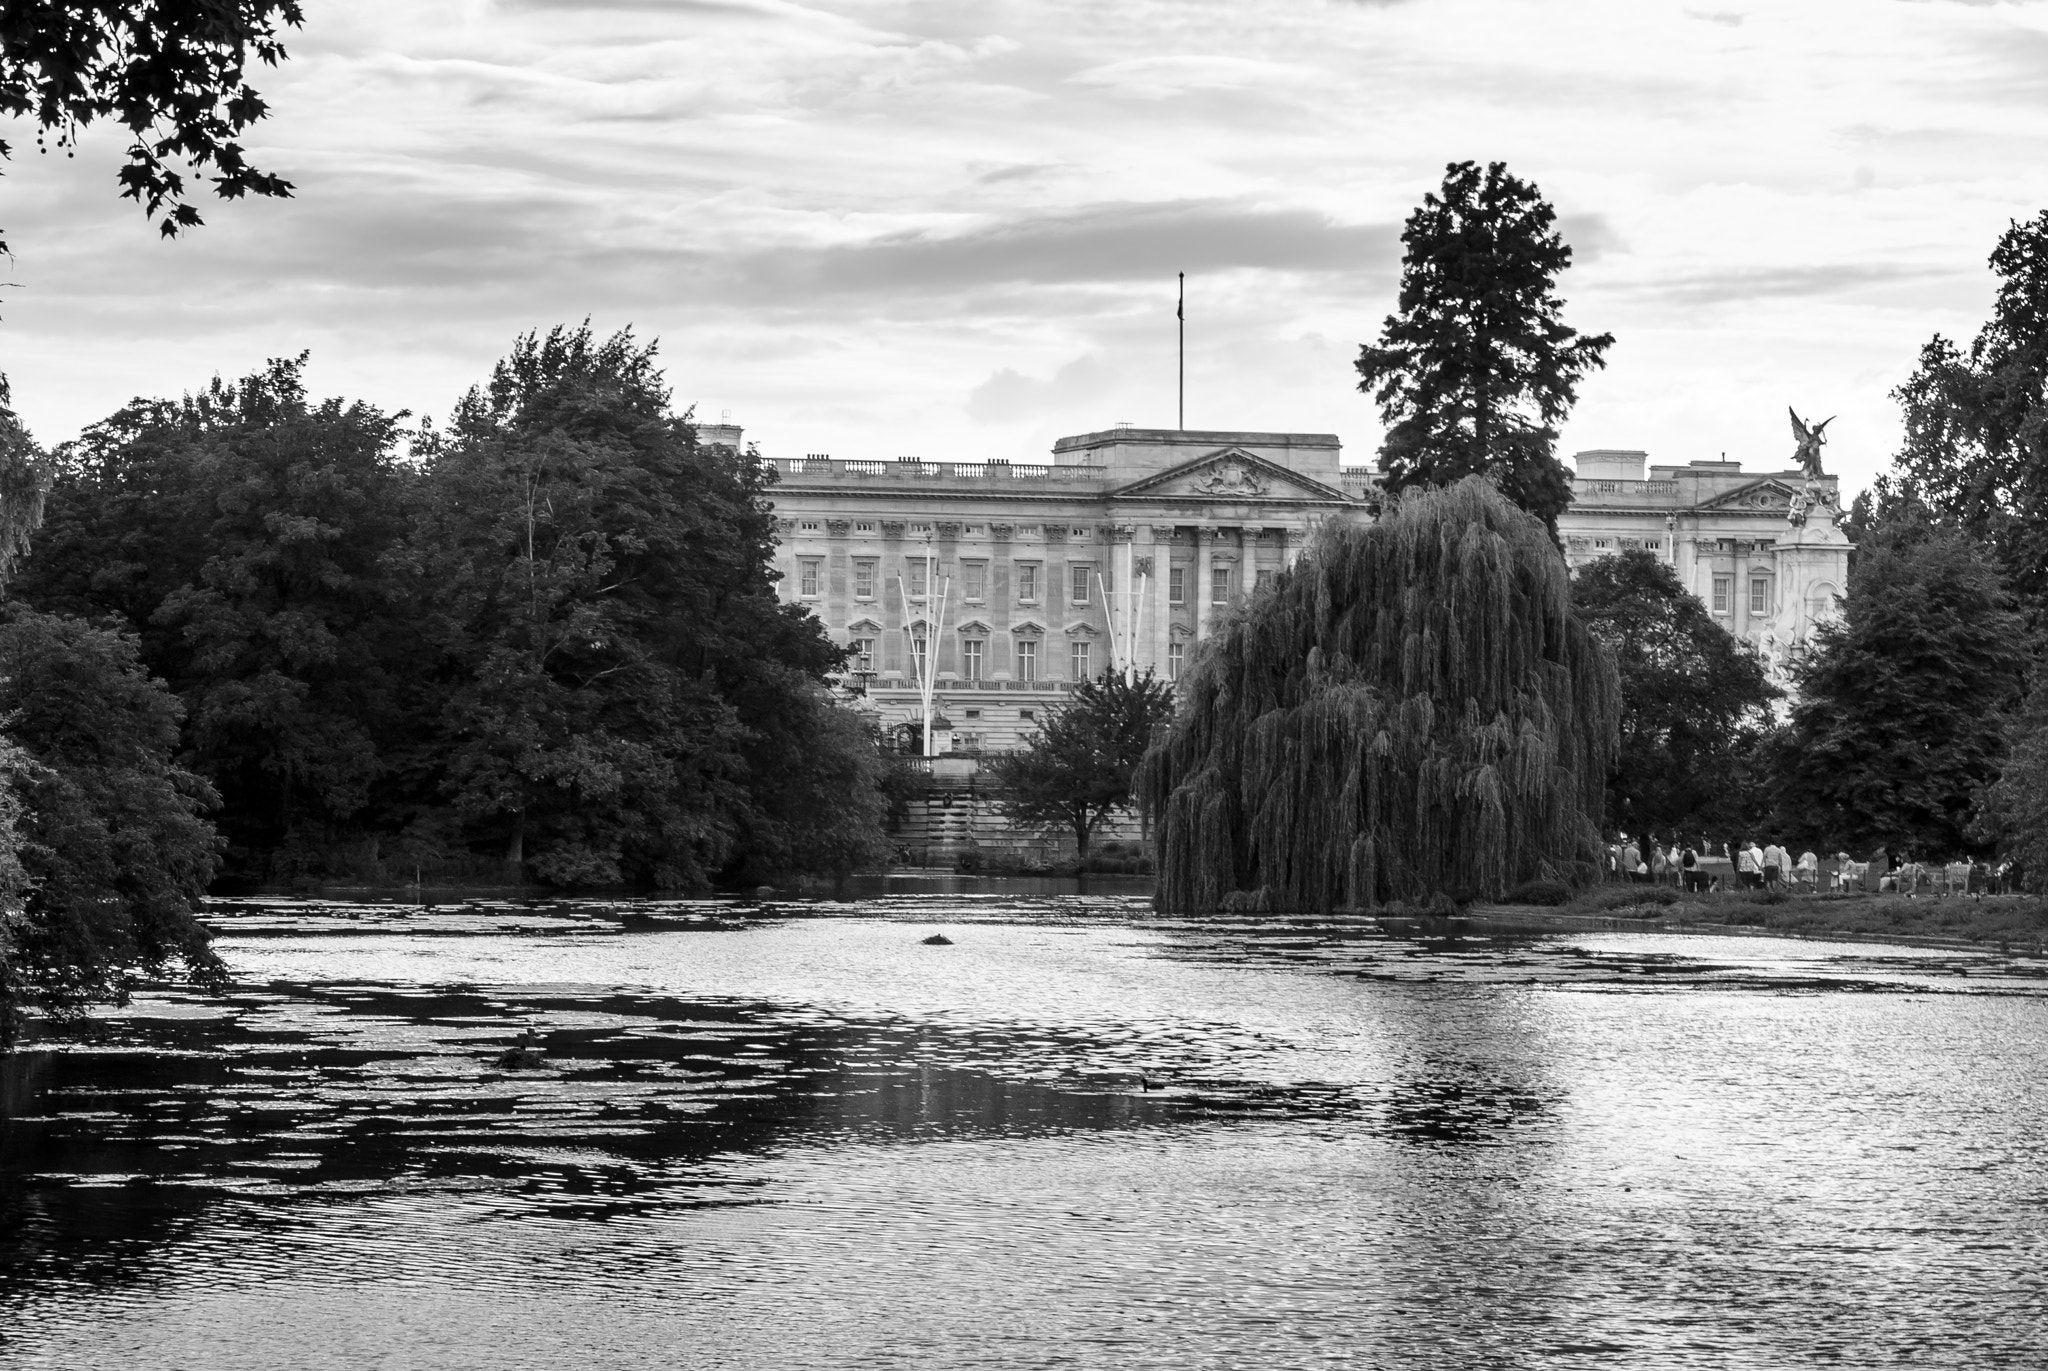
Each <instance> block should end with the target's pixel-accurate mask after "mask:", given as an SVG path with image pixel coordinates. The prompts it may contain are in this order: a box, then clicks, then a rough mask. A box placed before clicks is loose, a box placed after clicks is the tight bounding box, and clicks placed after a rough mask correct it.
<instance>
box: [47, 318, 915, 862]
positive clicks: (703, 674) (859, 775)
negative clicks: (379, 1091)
mask: <svg viewBox="0 0 2048 1371" xmlns="http://www.w3.org/2000/svg"><path fill="white" fill-rule="evenodd" d="M299 369H300V364H299V363H298V362H279V363H272V364H271V366H270V367H269V368H268V369H266V370H265V371H264V372H262V373H260V374H258V375H256V376H253V377H250V378H248V379H247V380H244V381H242V382H238V383H234V384H222V383H219V382H216V383H215V384H214V385H213V386H212V387H210V388H209V389H208V390H207V391H205V392H204V393H202V394H201V395H199V396H197V397H188V398H187V399H185V400H184V401H182V402H178V403H172V402H167V401H138V402H136V403H135V404H133V405H130V406H129V407H128V408H126V409H124V410H123V411H122V412H121V413H120V414H118V415H116V416H114V417H113V418H112V419H110V420H108V421H107V422H106V423H104V424H101V425H98V426H96V427H95V428H94V429H92V430H91V431H89V432H88V434H87V435H86V437H85V438H84V439H82V440H81V441H80V442H79V443H77V444H75V445H73V446H72V447H71V448H69V449H67V450H65V451H64V452H62V453H60V454H59V457H60V461H59V473H58V478H57V481H56V484H55V487H54V488H53V490H52V492H51V496H50V500H49V510H48V521H47V524H46V527H45V529H44V530H43V532H42V533H41V534H40V535H39V536H38V540H37V549H36V552H35V554H34V556H33V557H32V558H31V559H30V561H29V562H28V563H27V564H26V565H25V567H24V570H23V574H22V577H21V580H20V583H19V585H18V587H17V591H18V594H19V595H20V597H21V598H22V599H24V600H26V601H27V602H29V603H32V604H35V605H37V606H39V607H41V608H45V609H51V610H62V611H65V612H70V613H78V614H86V615H93V616H103V615H106V614H113V615H115V616H117V617H118V618H119V620H121V621H122V622H123V623H125V624H126V625H127V626H128V627H130V628H131V629H132V630H134V631H135V632H137V633H139V634H140V636H141V642H142V650H143V654H144V659H145V661H146V662H147V663H148V664H149V666H150V667H151V668H152V669H153V670H155V671H156V672H158V673H159V674H161V675H163V676H164V677H166V678H167V679H168V680H169V681H170V682H171V684H172V685H173V687H174V688H175V689H176V690H177V692H178V694H179V695H180V696H181V697H182V698H183V700H184V701H185V704H186V706H187V710H188V717H187V719H186V723H185V727H184V731H183V735H182V746H183V748H184V755H185V756H186V757H187V758H188V759H189V765H190V766H191V767H192V768H193V769H194V770H195V771H198V772H200V773H201V774H203V775H205V776H207V777H208V778H209V779H210V780H212V781H213V782H214V783H215V784H217V785H218V787H219V789H220V792H221V795H222V798H223V802H224V804H223V809H222V812H221V825H222V828H223V830H224V831H225V832H226V833H227V834H228V836H229V838H230V840H231V843H232V846H231V850H230V853H229V858H230V865H231V867H232V869H233V871H234V872H235V874H237V875H238V876H241V877H243V878H247V879H255V880H281V879H289V878H295V877H300V876H305V877H320V876H336V875H348V876H351V877H354V878H357V879H370V880H378V879H390V878H391V877H392V876H396V877H397V878H399V879H404V878H408V877H410V876H411V875H412V874H413V872H414V871H415V870H426V871H430V872H438V873H440V874H442V875H443V876H445V877H454V878H457V879H460V878H465V877H468V878H475V877H477V876H482V875H492V876H501V877H516V878H521V879H539V880H542V881H545V882H548V883H552V884H557V885H590V884H615V883H622V882H623V883H635V884H651V885H658V886H663V887H701V886H704V885H706V884H708V883H710V882H712V881H714V880H716V879H719V878H720V877H721V876H732V877H735V878H738V877H739V876H741V875H742V874H745V875H749V876H753V875H759V874H762V873H767V872H784V871H788V872H815V873H822V874H839V873H843V872H844V871H845V870H848V869H850V868H851V867H853V866H858V865H862V864H865V863H867V862H868V861H870V860H872V859H873V857H874V856H875V855H876V854H877V853H879V851H880V850H881V849H880V843H881V835H880V809H881V805H882V801H881V799H880V796H879V791H878V786H879V775H880V770H879V769H880V763H879V760H878V757H877V750H876V748H875V745H874V740H873V738H872V737H871V736H870V733H869V730H867V729H866V728H865V727H864V726H862V725H860V724H859V722H858V721H857V720H853V719H851V718H849V717H848V716H847V714H846V712H845V711H844V710H843V709H842V708H841V707H840V706H838V705H836V704H834V703H833V702H832V701H831V700H830V699H828V698H827V696H826V694H825V686H824V680H825V677H826V674H827V673H828V672H829V671H830V670H831V669H832V668H833V667H835V666H836V665H837V664H838V663H839V662H840V660H841V658H842V653H841V650H840V649H838V648H837V647H835V646H834V645H833V644H832V643H831V642H830V641H829V640H828V639H827V638H826V637H825V635H824V633H823V631H822V628H821V626H820V625H819V624H818V622H817V621H816V620H815V618H813V617H811V616H810V615H808V614H807V613H806V612H804V611H803V610H802V609H800V608H797V607H794V606H783V605H781V604H779V603H778V601H777V599H776V596H775V593H774V584H773V576H774V573H773V570H772V563H771V556H772V547H773V533H774V530H773V521H772V518H771V516H770V514H769V510H768V506H767V502H766V499H765V494H766V490H767V485H768V482H769V481H770V480H771V479H772V475H771V473H770V471H769V470H768V469H767V468H766V467H764V466H763V464H762V463H760V462H759V461H758V460H756V459H754V458H753V457H752V456H751V455H748V454H742V453H736V452H733V451H732V450H731V449H730V448H724V447H717V446H705V445H701V444H699V443H698V442H697V439H696V430H695V428H694V427H693V426H692V425H691V424H690V423H689V422H688V420H687V418H686V417H678V416H676V415H674V414H672V413H670V411H669V407H668V405H669V399H668V393H667V391H666V389H665V387H664V385H663V382H662V379H661V376H660V372H659V370H658V369H657V367H656V365H655V362H654V356H653V350H652V349H651V348H647V347H642V346H640V345H639V344H637V343H636V342H634V340H633V339H632V337H631V335H630V334H620V335H618V336H616V337H613V338H610V339H604V340H600V339H597V338H594V337H592V335H591V334H590V332H589V330H588V329H587V328H581V329H556V330H554V331H552V332H551V333H549V334H546V335H544V336H543V335H538V334H529V335H528V336H526V337H524V338H521V339H520V340H518V342H517V344H516V346H515V347H514V349H513V351H512V353H511V355H510V356H509V357H508V358H506V360H505V361H504V362H503V363H501V364H500V365H499V366H498V367H497V368H496V370H495V371H494V372H493V374H492V377H491V379H490V382H489V384H488V385H486V386H483V387H479V388H478V389H476V390H474V391H472V392H471V393H470V394H469V395H468V396H467V397H465V398H464V400H463V401H462V402H461V404H460V405H459V406H458V408H457V410H456V412H455V415H454V419H453V421H452V423H451V425H450V428H449V430H448V431H447V432H446V433H445V434H443V433H435V432H432V431H431V430H425V429H423V430H421V431H420V432H418V433H416V434H414V435H412V439H413V442H412V452H411V454H410V455H406V454H404V453H403V452H402V451H401V447H402V444H403V441H404V439H405V438H406V437H407V435H406V434H405V433H404V432H402V431H401V429H400V428H399V422H398V419H396V418H393V417H390V416H386V415H383V414H380V413H378V412H377V411H375V410H372V409H370V408H368V407H366V406H361V405H346V404H343V403H342V402H340V401H332V400H330V401H327V402H324V403H319V404H315V403H311V402H309V401H308V400H307V399H306V397H305V396H304V394H303V390H302V387H301V386H300V383H299V374H300V370H299ZM387 868H388V869H389V874H388V875H387V874H386V871H387Z"/></svg>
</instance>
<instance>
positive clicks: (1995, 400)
mask: <svg viewBox="0 0 2048 1371" xmlns="http://www.w3.org/2000/svg"><path fill="white" fill-rule="evenodd" d="M1991 269H1992V271H1993V272H1995V273H1996V274H1997V276H1998V278H1999V285H1998V296H1997V300H1996V302H1995V303H1994V304H1993V306H1992V312H1991V318H1990V319H1989V320H1988V321H1987V322H1986V323H1985V325H1984V327H1983V328H1982V329H1981V330H1979V331H1978V333H1977V336H1976V338H1975V339H1974V340H1972V342H1971V343H1970V346H1969V348H1968V350H1967V351H1966V350H1964V349H1963V348H1960V347H1958V346H1957V345H1956V344H1955V343H1953V342H1951V341H1950V340H1949V339H1947V338H1944V337H1942V336H1941V335H1939V334H1937V335H1935V336H1934V337H1933V338H1932V339H1930V340H1929V341H1928V343H1927V344H1926V346H1925V347H1923V348H1922V349H1921V350H1920V361H1919V365H1918V367H1917V368H1916V369H1915V370H1914V373H1913V375H1912V377H1911V378H1910V379H1909V380H1908V381H1907V382H1906V383H1905V384H1904V385H1903V386H1900V387H1899V388H1898V389H1897V390H1896V391H1894V392H1893V397H1894V398H1895V399H1897V400H1898V402H1899V404H1900V407H1901V408H1902V409H1903V410H1904V413H1905V430H1906V431H1905V441H1904V443H1903V445H1902V446H1901V448H1900V450H1899V454H1898V457H1897V460H1896V463H1895V470H1894V472H1893V473H1892V474H1891V475H1889V476H1885V477H1880V478H1879V480H1878V481H1877V483H1876V486H1875V487H1874V489H1873V492H1872V495H1873V498H1872V499H1871V500H1869V501H1868V502H1866V504H1865V508H1864V510H1863V511H1862V518H1863V521H1864V522H1865V524H1866V525H1867V524H1869V523H1871V522H1874V521H1878V520H1882V521H1886V522H1892V523H1900V522H1909V521H1914V520H1931V521H1934V522H1938V523H1941V524H1943V525H1945V526H1948V527H1953V528H1956V529H1959V530H1961V531H1962V532H1964V533H1967V534H1968V535H1970V536H1971V537H1973V538H1976V539H1978V540H1980V541H1983V542H1985V543H1987V544H1988V545H1990V546H1991V547H1992V548H1994V549H1995V550H1996V553H1997V556H1998V559H1999V561H2000V563H2001V565H2002V566H2003V568H2004V570H2005V573H2006V576H2007V579H2008V583H2009V584H2010V587H2011V589H2012V590H2013V592H2014V593H2015V594H2016V595H2017V596H2018V597H2019V598H2020V601H2021V604H2022V606H2023V608H2025V609H2026V610H2027V611H2028V612H2029V614H2030V615H2032V616H2033V617H2034V618H2035V620H2036V622H2037V623H2038V622H2040V621H2041V617H2042V616H2043V614H2044V613H2048V399H2044V396H2048V211H2043V212H2042V213H2041V214H2039V215H2037V216H2035V217H2034V218H2033V219H2031V220H2029V221H2028V222H2026V223H2023V224H2022V223H2014V224H2012V225H2011V227H2009V228H2008V229H2007V230H2006V232H2005V234H2004V235H2003V236H2002V237H2001V238H2000V239H1999V241H1998V246H1997V248H1996V250H1994V251H1993V252H1992V254H1991Z"/></svg>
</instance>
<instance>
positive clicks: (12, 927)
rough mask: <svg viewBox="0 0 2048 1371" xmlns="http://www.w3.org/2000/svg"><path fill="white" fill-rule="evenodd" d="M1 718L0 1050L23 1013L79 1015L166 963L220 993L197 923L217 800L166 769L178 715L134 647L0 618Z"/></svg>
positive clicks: (20, 612)
mask: <svg viewBox="0 0 2048 1371" xmlns="http://www.w3.org/2000/svg"><path fill="white" fill-rule="evenodd" d="M0 710H4V711H5V715H6V717H7V718H8V720H9V726H8V727H9V732H10V734H11V735H12V740H13V741H12V743H11V744H10V745H9V747H10V751H11V752H12V753H13V755H12V756H11V757H10V758H8V759H7V760H8V761H9V763H10V768H9V769H10V770H11V772H12V777H11V779H12V781H13V787H12V793H11V794H10V795H9V797H8V804H7V806H6V808H7V809H8V810H10V811H12V812H11V813H9V814H8V815H7V816H6V817H10V818H13V819H14V820H15V822H16V823H18V825H19V831H20V834H21V837H22V840H23V841H22V843H21V850H20V864H19V868H18V869H9V867H8V866H7V864H0V896H4V895H6V894H10V893H11V894H14V895H15V896H17V898H18V903H16V902H14V901H6V900H0V1043H4V1042H6V1041H10V1040H11V1039H12V1038H13V1036H14V1033H15V1031H16V1028H17V1026H18V1023H19V1017H20V1013H21V1010H22V1008H23V1007H24V1006H25V1005H27V1004H30V1003H33V1004H37V1005H39V1006H40V1007H42V1008H43V1009H44V1010H46V1011H50V1012H53V1013H56V1014H59V1015H68V1014H75V1013H77V1012H78V1011H79V1010H81V1009H83V1008H85V1007H86V1006H87V1005H89V1004H92V1003H94V1002H97V1001H103V1000H114V1001H120V1000H122V999H124V998H125V997H126V995H127V993H128V988H129V986H130V984H131V983H132V982H133V980H134V978H135V977H137V976H141V975H150V976H156V975H162V974H164V973H165V972H166V971H167V970H168V969H169V968H170V967H171V966H172V965H174V964H182V966H183V968H184V970H185V971H186V973H187V975H188V976H190V977H191V978H192V979H193V980H195V981H197V982H199V983H201V984H209V985H210V984H217V983H219V982H220V980H221V979H222V976H223V972H222V968H221V964H220V962H219V960H218V959H217V958H216V957H215V956H214V954H213V953H212V952H211V951H210V950H209V949H208V947H207V941H208V937H207V934H206V931H205V930H204V929H203V928H202V927H201V926H200V925H199V922H198V920H197V919H196V918H195V917H194V914H193V909H194V904H195V902H196V901H197V900H198V899H199V897H200V896H201V895H203V894H204V893H205V892H206V887H207V883H208V882H209V881H211V880H212V878H213V874H214V871H215V868H216V866H217V865H218V861H219V853H218V840H217V839H216V838H215V836H214V831H213V827H212V825H211V824H209V823H208V822H207V821H206V818H205V813H206V811H207V810H208V809H210V808H212V806H213V804H214V803H215V800H214V795H213V792H212V789H211V788H210V787H209V786H208V785H207V784H206V783H205V781H203V780H202V779H200V778H199V777H198V776H195V775H193V774H192V773H190V772H188V771H186V770H184V769H183V768H181V767H179V766H178V765H177V764H176V763H175V762H174V761H173V754H174V752H175V751H176V749H177V747H178V720H179V715H180V713H181V712H182V711H181V709H180V706H179V703H178V701H177V698H176V697H175V696H173V695H172V694H171V693H170V691H169V690H167V689H166V688H165V687H164V684H163V682H161V681H158V680H155V679H152V678H151V677H150V676H149V674H148V673H147V672H146V671H145V670H144V669H143V667H142V664H141V662H140V661H139V660H138V653H137V644H136V641H135V639H134V638H132V637H130V636H126V635H123V634H119V633H115V632H114V631H112V630H110V629H105V628H97V627H94V626H92V625H89V624H86V623H84V622H83V621H81V620H79V619H75V618H68V617H65V616H61V615H52V614H39V613H36V612H35V611H33V610H29V609H25V608H23V607H21V606H19V605H14V606H9V607H7V608H6V609H5V610H4V611H0ZM8 887H12V889H11V890H9V889H7V888H8ZM8 905H12V908H11V909H9V908H8V907H7V906H8Z"/></svg>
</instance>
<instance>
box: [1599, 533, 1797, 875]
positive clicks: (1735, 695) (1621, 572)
mask: <svg viewBox="0 0 2048 1371" xmlns="http://www.w3.org/2000/svg"><path fill="white" fill-rule="evenodd" d="M1572 603H1573V605H1574V607H1576V609H1577V610H1578V614H1579V618H1580V619H1581V620H1582V621H1583V622H1584V623H1585V625H1586V628H1587V629H1588V630H1589V631H1590V632H1591V633H1592V634H1593V636H1594V637H1596V638H1598V639H1599V640H1600V641H1601V642H1603V643H1605V644H1606V645H1607V648H1608V650H1609V651H1610V652H1612V653H1613V654H1614V662H1615V666H1616V668H1617V669H1618V670H1619V671H1620V673H1621V746H1620V748H1619V749H1618V750H1617V751H1616V753H1615V758H1614V772H1613V774H1612V775H1611V776H1610V777H1609V778H1608V783H1607V799H1608V804H1607V818H1608V823H1609V824H1610V825H1612V826H1614V827H1615V828H1618V829H1620V830H1621V831H1623V832H1626V833H1632V834H1636V835H1639V836H1640V835H1642V834H1647V833H1658V834H1670V833H1673V832H1701V831H1705V830H1709V829H1711V830H1715V831H1726V830H1728V829H1730V828H1742V827H1745V826H1747V825H1749V824H1753V823H1755V822H1756V821H1757V819H1758V818H1759V817H1760V814H1759V810H1760V809H1761V808H1762V807H1763V806H1764V805H1766V804H1767V803H1768V800H1767V795H1766V793H1765V792H1766V791H1767V788H1768V787H1767V785H1766V783H1765V778H1764V776H1763V775H1762V774H1761V773H1762V771H1763V767H1762V765H1761V764H1762V762H1763V746H1764V741H1765V738H1766V736H1767V735H1768V733H1769V732H1770V730H1771V728H1772V726H1773V720H1772V718H1771V714H1770V706H1771V702H1772V701H1773V700H1775V699H1777V698H1778V696H1779V692H1778V690H1777V688H1776V687H1774V686H1772V685H1771V683H1770V681H1769V679H1768V678H1767V677H1766V676H1765V674H1764V667H1763V661H1762V659H1761V658H1760V657H1759V656H1758V655H1757V653H1756V650H1755V649H1754V648H1752V647H1750V646H1749V645H1748V644H1747V643H1743V642H1740V641H1738V640H1737V639H1736V638H1734V637H1733V636H1732V635H1731V634H1729V632H1728V631H1727V630H1726V629H1724V628H1722V627H1721V625H1720V624H1719V623H1718V622H1716V621H1715V619H1714V617H1713V616H1712V615H1711V614H1709V613H1708V612H1707V607H1706V606H1705V605H1703V604H1701V603H1700V601H1699V597H1697V596H1695V595H1693V594H1692V593H1691V592H1689V591H1687V590H1686V588H1685V586H1684V585H1683V584H1682V583H1681V582H1680V581H1679V579H1678V575H1677V573H1676V572H1674V571H1673V570H1672V569H1671V568H1670V567H1669V566H1667V565H1666V564H1665V563H1663V562H1662V561H1660V560H1658V559H1657V558H1656V557H1655V556H1654V555H1652V554H1651V553H1648V552H1644V551H1642V550H1640V549H1632V550H1630V551H1626V552H1623V553H1620V554H1619V555H1617V556H1613V557H1602V558H1600V559H1599V560H1597V561H1595V562H1592V563H1589V564H1588V565H1586V566H1584V567H1582V568H1580V569H1579V571H1578V572H1577V573H1576V574H1575V575H1574V576H1573V577H1572Z"/></svg>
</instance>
